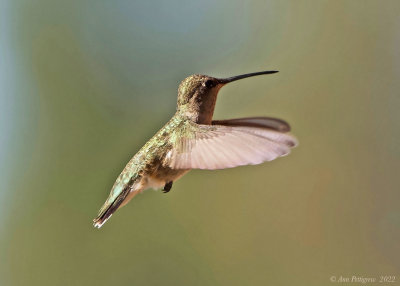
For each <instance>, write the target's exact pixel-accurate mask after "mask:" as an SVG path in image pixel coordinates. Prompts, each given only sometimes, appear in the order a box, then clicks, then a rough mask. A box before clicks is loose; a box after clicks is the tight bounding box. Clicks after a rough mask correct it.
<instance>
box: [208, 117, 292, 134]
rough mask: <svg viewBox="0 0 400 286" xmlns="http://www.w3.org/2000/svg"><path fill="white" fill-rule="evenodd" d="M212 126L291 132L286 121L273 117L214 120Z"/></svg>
mask: <svg viewBox="0 0 400 286" xmlns="http://www.w3.org/2000/svg"><path fill="white" fill-rule="evenodd" d="M212 125H224V126H247V127H258V128H264V129H273V130H276V131H279V132H289V131H290V125H289V124H288V123H287V122H286V121H284V120H282V119H278V118H272V117H245V118H235V119H225V120H213V121H212Z"/></svg>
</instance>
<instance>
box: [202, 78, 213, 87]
mask: <svg viewBox="0 0 400 286" xmlns="http://www.w3.org/2000/svg"><path fill="white" fill-rule="evenodd" d="M204 85H205V87H207V88H212V87H214V86H215V83H214V81H213V80H211V79H208V80H206V82H205V83H204Z"/></svg>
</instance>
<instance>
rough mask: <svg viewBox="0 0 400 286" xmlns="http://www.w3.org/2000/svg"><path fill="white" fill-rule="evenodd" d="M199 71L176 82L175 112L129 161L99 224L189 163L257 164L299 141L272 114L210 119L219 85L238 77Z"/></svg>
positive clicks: (215, 166) (162, 184) (167, 187)
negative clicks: (214, 75)
mask: <svg viewBox="0 0 400 286" xmlns="http://www.w3.org/2000/svg"><path fill="white" fill-rule="evenodd" d="M268 73H274V72H260V73H253V74H247V75H242V76H237V77H232V78H227V79H216V78H212V77H208V76H203V75H193V76H190V77H188V78H186V79H185V80H184V81H182V83H181V84H180V86H179V91H178V107H177V111H176V113H175V115H174V116H173V117H172V118H171V119H170V121H169V122H167V124H165V125H164V127H163V128H161V129H160V130H159V131H158V132H157V133H156V134H155V135H154V136H153V137H152V138H151V139H150V140H149V141H148V142H147V143H146V144H145V145H144V146H143V147H142V148H141V149H140V150H139V152H138V153H137V154H136V155H135V156H134V157H133V158H132V159H131V160H130V161H129V162H128V164H127V165H126V167H125V168H124V170H123V171H122V173H121V174H120V175H119V177H118V178H117V180H116V182H115V184H114V186H113V188H112V190H111V193H110V195H109V197H108V199H107V200H106V202H105V203H104V205H103V207H102V208H101V209H100V212H99V215H98V217H97V218H96V219H94V225H95V226H96V227H99V228H100V227H101V226H102V225H103V224H104V223H105V222H106V221H107V219H108V218H110V216H111V215H112V214H113V213H114V212H115V211H116V210H117V209H118V208H119V207H122V206H124V205H125V204H127V203H128V202H129V201H130V200H131V199H132V198H133V197H134V196H135V195H136V194H138V193H140V192H142V191H143V190H145V189H148V188H156V189H158V188H164V191H165V192H168V191H169V190H170V189H171V187H172V183H173V182H174V181H176V180H178V179H179V178H180V177H181V176H183V175H184V174H186V173H187V172H188V171H189V170H190V169H211V170H212V169H223V168H231V167H235V166H240V165H247V164H259V163H262V162H264V161H270V160H273V159H275V158H277V157H279V156H283V155H286V154H288V153H289V152H290V147H294V146H295V145H296V144H297V141H296V139H295V138H294V137H293V136H291V135H289V134H287V133H286V132H288V131H289V130H290V127H289V125H288V124H287V123H286V122H284V121H282V120H280V119H275V118H268V117H251V118H240V119H230V120H220V121H212V116H213V113H214V107H215V103H216V99H217V94H218V91H219V89H220V88H221V87H222V86H223V85H225V84H226V83H228V82H232V81H235V80H237V79H241V78H245V77H249V76H254V75H259V74H268Z"/></svg>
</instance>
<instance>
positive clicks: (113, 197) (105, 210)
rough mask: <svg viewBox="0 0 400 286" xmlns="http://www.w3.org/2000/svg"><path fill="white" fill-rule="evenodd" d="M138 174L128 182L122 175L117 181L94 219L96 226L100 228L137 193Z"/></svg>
mask: <svg viewBox="0 0 400 286" xmlns="http://www.w3.org/2000/svg"><path fill="white" fill-rule="evenodd" d="M138 178H139V177H138V176H132V177H131V178H130V180H129V181H128V182H124V181H123V180H121V176H120V177H119V178H118V179H117V181H116V182H115V184H114V186H113V188H112V190H111V193H110V196H109V197H108V198H107V200H106V202H105V203H104V205H103V206H102V207H101V209H100V211H99V214H98V215H97V217H96V218H95V219H94V220H93V225H94V227H97V228H100V227H101V226H102V225H103V224H104V223H105V222H106V221H107V220H108V219H109V218H110V217H111V216H112V214H113V213H114V212H115V211H116V210H117V209H118V208H120V207H122V206H124V205H125V204H126V203H127V202H128V201H129V200H130V199H131V198H132V197H133V196H134V195H135V194H136V193H137V190H136V185H135V183H136V182H138Z"/></svg>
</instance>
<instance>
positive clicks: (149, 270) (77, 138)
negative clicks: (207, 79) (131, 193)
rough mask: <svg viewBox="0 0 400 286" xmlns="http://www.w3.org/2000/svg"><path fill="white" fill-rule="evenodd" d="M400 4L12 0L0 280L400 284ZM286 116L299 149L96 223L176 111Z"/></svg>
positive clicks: (3, 76)
mask: <svg viewBox="0 0 400 286" xmlns="http://www.w3.org/2000/svg"><path fill="white" fill-rule="evenodd" d="M399 31H400V2H399V1H397V0H396V1H389V0H385V1H379V0H375V1H371V0H370V1H368V0H365V1H350V0H348V1H339V0H335V1H321V0H315V1H311V0H310V1H305V0H304V1H303V0H302V1H298V0H293V1H277V0H276V1H240V0H222V1H211V0H203V1H181V0H170V1H162V0H159V1H144V0H143V1H123V0H115V1H107V0H96V1H93V0H92V1H90V0H79V1H54V0H36V1H30V0H1V1H0V86H1V88H0V128H1V133H0V136H1V138H0V168H1V172H0V182H1V184H0V185H1V192H0V257H1V259H0V285H7V286H8V285H31V286H32V285H174V286H176V285H332V283H331V282H330V280H329V279H330V277H331V276H333V275H335V276H337V277H340V276H343V277H351V276H353V275H357V276H363V277H376V278H378V279H379V276H381V275H397V279H400V277H399V275H400V272H399V269H400V244H399V243H398V242H399V241H400V229H399V226H400V207H399V202H400V179H399V168H400V164H399V162H400V113H399V109H400V97H399V90H400V80H399V77H400V53H399V51H400V32H399ZM268 69H278V70H280V73H278V74H275V75H271V76H265V77H256V78H252V79H247V80H243V81H240V82H235V83H232V85H229V86H226V87H224V88H223V89H222V90H221V92H220V97H219V100H218V103H217V107H216V113H215V118H219V119H223V118H234V117H240V116H257V115H258V116H261V115H265V116H276V117H280V118H283V119H285V120H287V121H289V122H290V123H291V125H292V130H293V133H294V134H295V135H296V136H297V137H298V138H299V141H300V146H299V147H298V148H296V149H295V150H294V151H293V153H292V154H291V155H290V156H288V157H284V158H281V159H279V160H277V161H274V162H270V163H266V164H263V165H259V166H247V167H240V168H236V169H228V170H220V171H198V170H195V171H192V172H190V173H189V174H188V175H186V176H185V177H183V178H182V179H181V180H179V181H178V182H175V183H174V186H173V189H172V191H171V192H170V193H169V194H162V193H161V192H156V191H147V192H145V193H143V194H142V195H140V196H137V197H135V199H134V200H133V201H132V202H131V203H130V204H129V205H128V206H127V207H125V208H123V209H121V210H120V211H119V212H118V213H117V214H116V215H114V216H113V218H112V219H111V220H110V221H109V222H108V223H107V224H105V225H104V227H103V228H102V229H100V230H97V229H94V228H93V227H92V222H91V220H92V219H93V218H94V216H95V215H96V214H97V211H98V209H99V208H100V206H101V205H102V203H103V202H104V200H105V199H106V196H107V195H108V193H109V190H110V188H111V186H112V184H113V183H114V180H115V178H116V177H117V176H118V174H119V173H120V171H121V170H122V169H123V167H124V166H125V164H126V163H127V161H128V160H129V159H130V157H131V156H132V155H134V154H135V153H136V151H137V150H138V149H139V148H140V147H141V146H142V145H143V144H144V143H145V142H146V141H147V140H148V139H149V138H150V137H151V136H152V135H153V134H154V133H155V132H156V131H157V130H158V129H159V128H160V127H161V126H162V125H163V124H164V123H165V122H166V121H167V120H168V119H169V118H170V117H171V116H172V115H173V113H174V111H175V105H176V91H177V86H178V84H179V82H180V81H181V80H182V79H183V78H185V77H186V76H188V75H190V74H194V73H201V74H207V75H212V76H217V77H225V76H232V75H237V74H241V73H247V72H254V71H260V70H268Z"/></svg>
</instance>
